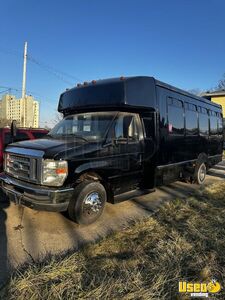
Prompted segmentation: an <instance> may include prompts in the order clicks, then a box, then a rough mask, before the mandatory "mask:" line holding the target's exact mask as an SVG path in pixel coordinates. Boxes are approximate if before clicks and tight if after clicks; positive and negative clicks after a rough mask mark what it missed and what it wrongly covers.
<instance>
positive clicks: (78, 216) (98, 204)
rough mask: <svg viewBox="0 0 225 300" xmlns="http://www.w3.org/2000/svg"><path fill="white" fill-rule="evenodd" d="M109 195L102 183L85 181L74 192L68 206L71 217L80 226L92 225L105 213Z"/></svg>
mask: <svg viewBox="0 0 225 300" xmlns="http://www.w3.org/2000/svg"><path fill="white" fill-rule="evenodd" d="M106 199H107V195H106V190H105V188H104V186H103V185H102V184H101V183H100V182H95V181H90V180H85V181H83V182H82V183H80V184H79V185H78V186H77V187H76V188H75V190H74V195H73V199H71V201H70V203H69V206H68V214H69V217H70V218H71V219H72V220H73V221H75V222H76V223H78V224H86V225H87V224H91V223H93V222H95V221H96V220H97V219H98V218H99V217H100V216H101V214H102V213H103V210H104V207H105V203H106Z"/></svg>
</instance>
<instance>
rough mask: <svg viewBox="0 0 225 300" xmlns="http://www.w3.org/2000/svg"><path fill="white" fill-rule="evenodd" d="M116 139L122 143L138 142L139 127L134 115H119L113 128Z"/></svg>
mask: <svg viewBox="0 0 225 300" xmlns="http://www.w3.org/2000/svg"><path fill="white" fill-rule="evenodd" d="M113 131H114V138H115V140H117V141H120V142H126V143H129V142H137V141H138V138H139V136H138V127H137V117H136V115H134V114H124V113H121V114H119V116H118V118H117V120H116V121H115V125H114V128H113Z"/></svg>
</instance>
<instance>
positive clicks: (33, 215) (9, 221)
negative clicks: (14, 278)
mask: <svg viewBox="0 0 225 300" xmlns="http://www.w3.org/2000/svg"><path fill="white" fill-rule="evenodd" d="M224 178H225V162H223V163H221V164H220V165H218V166H215V167H214V168H213V169H211V170H210V172H209V175H208V176H207V180H206V184H211V183H214V182H218V181H220V180H224ZM197 188H199V187H198V186H196V185H189V184H185V183H181V182H176V183H174V184H172V185H170V186H163V187H161V188H160V189H157V191H156V192H154V193H152V194H149V195H146V196H142V197H138V198H135V199H132V200H129V201H126V202H123V203H120V204H116V205H111V204H108V205H107V207H106V210H105V212H104V215H103V216H102V217H101V218H100V220H99V221H97V222H96V223H95V224H92V225H90V226H86V227H82V226H78V225H77V224H74V223H72V222H71V221H70V220H68V219H67V217H66V216H64V215H63V214H60V213H48V212H37V211H34V210H31V209H29V208H23V207H18V206H15V205H14V204H9V203H7V202H4V203H3V202H1V201H0V241H1V243H0V283H2V282H3V281H4V280H5V278H6V277H7V274H8V273H9V272H10V270H11V269H12V268H15V267H17V266H18V265H20V264H22V263H24V262H25V261H27V260H31V261H32V260H36V259H37V258H41V257H44V256H46V254H51V253H52V254H57V253H60V252H62V251H66V250H68V249H71V248H75V249H77V248H79V246H80V245H83V244H85V243H90V242H95V241H97V240H99V239H101V238H103V237H105V236H107V235H108V234H109V233H111V232H113V231H119V230H120V229H122V228H123V227H126V226H127V224H128V223H129V222H131V221H132V220H138V219H141V218H143V217H144V216H147V215H149V214H152V213H154V212H155V211H156V210H157V208H158V207H159V206H160V205H162V204H163V203H165V202H166V201H168V200H170V199H171V198H176V197H179V198H181V199H182V198H186V197H187V196H190V195H191V194H192V193H193V191H194V190H195V189H197Z"/></svg>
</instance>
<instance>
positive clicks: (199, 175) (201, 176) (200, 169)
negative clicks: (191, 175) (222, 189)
mask: <svg viewBox="0 0 225 300" xmlns="http://www.w3.org/2000/svg"><path fill="white" fill-rule="evenodd" d="M206 173H207V167H206V164H205V163H204V162H202V163H200V164H197V166H196V170H195V182H196V183H197V184H203V183H204V181H205V179H206Z"/></svg>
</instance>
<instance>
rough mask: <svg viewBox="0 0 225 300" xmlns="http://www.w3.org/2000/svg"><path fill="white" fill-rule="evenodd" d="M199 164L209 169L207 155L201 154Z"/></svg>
mask: <svg viewBox="0 0 225 300" xmlns="http://www.w3.org/2000/svg"><path fill="white" fill-rule="evenodd" d="M197 163H198V164H201V163H205V164H206V167H207V168H208V165H209V164H208V155H207V154H206V153H200V154H199V156H198V158H197Z"/></svg>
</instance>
